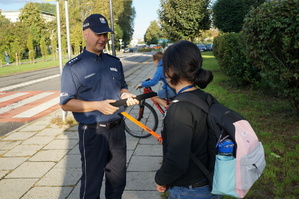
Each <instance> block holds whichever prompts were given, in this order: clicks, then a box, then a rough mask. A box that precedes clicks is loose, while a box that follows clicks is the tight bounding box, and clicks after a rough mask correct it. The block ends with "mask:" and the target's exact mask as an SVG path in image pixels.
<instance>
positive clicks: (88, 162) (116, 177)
mask: <svg viewBox="0 0 299 199" xmlns="http://www.w3.org/2000/svg"><path fill="white" fill-rule="evenodd" d="M126 148H127V145H126V135H125V131H124V121H123V120H122V121H121V122H120V124H119V125H118V126H116V127H114V128H111V129H107V128H102V127H98V128H92V127H90V126H88V125H84V124H79V149H80V153H81V162H82V177H81V188H80V199H98V198H100V196H99V195H100V189H101V186H102V181H103V176H104V174H105V197H106V198H107V199H121V196H122V193H123V191H124V188H125V186H126Z"/></svg>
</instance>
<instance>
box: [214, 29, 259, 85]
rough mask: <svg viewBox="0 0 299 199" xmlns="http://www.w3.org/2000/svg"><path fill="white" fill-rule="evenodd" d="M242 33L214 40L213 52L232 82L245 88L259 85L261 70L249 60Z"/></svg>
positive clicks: (225, 35) (229, 34)
mask: <svg viewBox="0 0 299 199" xmlns="http://www.w3.org/2000/svg"><path fill="white" fill-rule="evenodd" d="M243 41H244V40H243V36H242V34H241V33H226V34H223V35H221V36H218V37H216V38H215V39H214V45H213V52H214V55H215V57H216V58H217V60H218V63H219V66H220V68H221V69H222V70H223V71H224V72H225V73H226V74H227V75H228V76H230V77H232V78H231V82H232V83H234V84H236V85H238V86H244V85H248V84H255V85H257V84H258V82H259V80H260V76H259V69H257V68H256V67H254V66H253V65H252V64H251V62H250V61H249V60H248V59H247V56H246V49H245V45H244V43H243Z"/></svg>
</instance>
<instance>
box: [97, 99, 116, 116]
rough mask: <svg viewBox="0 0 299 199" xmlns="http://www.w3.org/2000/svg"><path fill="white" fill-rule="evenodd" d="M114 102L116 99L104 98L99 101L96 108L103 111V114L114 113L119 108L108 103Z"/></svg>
mask: <svg viewBox="0 0 299 199" xmlns="http://www.w3.org/2000/svg"><path fill="white" fill-rule="evenodd" d="M113 102H116V100H104V101H99V103H98V106H97V110H98V111H100V112H101V113H103V114H104V115H112V114H113V113H115V112H116V111H117V110H118V109H119V108H118V107H115V106H112V105H111V104H110V103H113Z"/></svg>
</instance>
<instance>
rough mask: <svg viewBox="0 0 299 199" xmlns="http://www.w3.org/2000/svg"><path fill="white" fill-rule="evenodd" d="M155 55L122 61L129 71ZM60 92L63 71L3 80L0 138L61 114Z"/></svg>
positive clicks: (0, 81)
mask: <svg viewBox="0 0 299 199" xmlns="http://www.w3.org/2000/svg"><path fill="white" fill-rule="evenodd" d="M152 54H153V53H152V52H150V53H123V54H120V55H119V56H118V57H119V58H120V60H121V62H122V63H123V67H124V71H126V70H128V69H131V68H133V67H134V66H136V65H138V64H139V63H141V62H143V61H145V60H148V59H150V58H151V57H152ZM37 64H38V63H37ZM59 89H60V70H59V67H54V68H50V69H43V70H37V71H33V72H27V73H22V74H16V75H12V76H6V77H0V136H3V135H5V134H6V133H9V132H11V131H13V130H14V129H16V128H19V127H20V126H22V125H24V123H25V122H30V121H32V120H36V119H39V118H41V117H43V116H45V115H47V114H49V113H51V112H53V111H55V110H57V109H58V108H59V105H58V102H59Z"/></svg>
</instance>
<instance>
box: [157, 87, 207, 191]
mask: <svg viewBox="0 0 299 199" xmlns="http://www.w3.org/2000/svg"><path fill="white" fill-rule="evenodd" d="M190 92H194V93H195V94H196V95H200V96H202V95H203V91H201V90H199V89H197V90H194V91H190ZM184 94H185V93H182V94H180V99H182V97H183V96H182V95H184ZM174 101H175V99H174ZM206 119H207V115H206V113H204V112H203V111H201V110H200V109H199V108H197V107H196V106H195V105H193V104H190V103H188V102H182V101H180V102H179V103H172V104H171V105H170V107H169V108H168V111H167V113H166V116H165V118H164V121H163V123H164V128H163V129H162V138H163V164H162V166H161V168H160V169H159V170H158V171H157V173H156V176H155V181H156V183H157V184H159V185H170V186H186V185H191V184H194V183H196V182H198V181H201V180H203V179H205V175H204V174H203V173H202V171H201V170H200V169H199V168H198V167H197V166H196V165H195V163H194V162H193V160H192V159H191V158H190V152H191V150H192V152H193V153H195V155H196V156H197V157H198V158H199V160H200V161H201V162H202V163H203V164H204V165H205V166H207V164H208V157H209V155H208V145H207V141H208V127H207V122H206Z"/></svg>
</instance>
